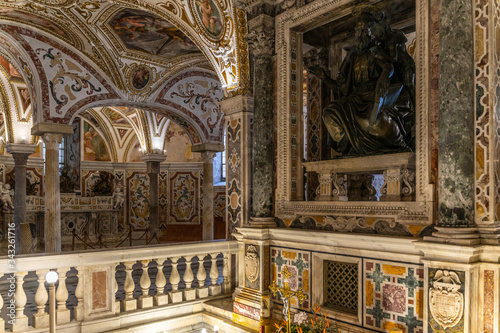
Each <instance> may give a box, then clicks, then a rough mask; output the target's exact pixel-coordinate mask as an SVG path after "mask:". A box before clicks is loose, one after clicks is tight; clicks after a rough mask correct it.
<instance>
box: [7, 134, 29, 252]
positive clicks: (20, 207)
mask: <svg viewBox="0 0 500 333" xmlns="http://www.w3.org/2000/svg"><path fill="white" fill-rule="evenodd" d="M6 148H7V152H8V153H9V154H12V157H13V158H14V166H15V167H14V170H15V171H14V175H15V177H16V183H15V188H14V224H15V231H14V232H15V241H16V243H15V245H16V249H15V250H16V254H21V253H29V247H30V245H31V244H24V240H26V239H28V238H31V234H27V235H24V237H21V232H22V230H21V223H26V164H27V162H28V157H29V156H30V155H31V154H33V153H34V152H35V150H36V146H33V145H27V144H16V143H9V144H7V147H6ZM25 230H28V231H29V228H28V229H25Z"/></svg>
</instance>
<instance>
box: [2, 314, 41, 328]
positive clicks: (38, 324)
mask: <svg viewBox="0 0 500 333" xmlns="http://www.w3.org/2000/svg"><path fill="white" fill-rule="evenodd" d="M49 320H50V317H49V314H48V313H44V314H38V313H35V314H34V315H33V327H34V328H45V327H49ZM0 327H1V325H0ZM0 332H3V331H2V330H0Z"/></svg>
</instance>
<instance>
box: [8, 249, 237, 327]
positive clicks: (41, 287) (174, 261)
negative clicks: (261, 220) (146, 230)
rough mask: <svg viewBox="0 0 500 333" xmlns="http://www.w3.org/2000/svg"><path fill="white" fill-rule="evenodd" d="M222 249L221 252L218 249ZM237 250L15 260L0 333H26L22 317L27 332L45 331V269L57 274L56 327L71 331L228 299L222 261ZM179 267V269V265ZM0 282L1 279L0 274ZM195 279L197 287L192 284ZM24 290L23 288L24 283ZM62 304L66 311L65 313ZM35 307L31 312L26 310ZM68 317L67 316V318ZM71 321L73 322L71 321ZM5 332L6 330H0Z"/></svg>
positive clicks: (112, 252) (225, 265)
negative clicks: (10, 305)
mask: <svg viewBox="0 0 500 333" xmlns="http://www.w3.org/2000/svg"><path fill="white" fill-rule="evenodd" d="M222 244H223V246H221V245H222ZM221 248H224V250H223V252H221ZM237 250H238V248H237V244H236V242H234V241H227V242H211V243H199V244H195V245H193V244H185V245H175V246H157V247H154V249H148V248H137V249H130V250H128V252H127V253H126V254H124V253H123V251H122V250H110V251H105V252H83V253H72V254H54V255H48V256H43V257H25V258H18V259H17V262H16V268H17V271H16V272H13V273H14V277H15V285H16V291H15V296H14V297H15V301H16V302H15V306H16V308H15V319H16V320H15V323H16V324H15V325H14V326H12V327H11V325H10V324H8V322H7V320H5V321H4V320H3V319H1V318H0V333H3V332H4V331H7V332H26V331H28V330H30V329H32V328H31V327H30V325H28V316H30V318H31V317H32V319H33V320H32V326H33V328H35V329H43V328H45V329H46V328H47V327H48V325H49V318H48V317H49V316H48V314H47V313H46V311H45V308H46V306H47V302H48V293H47V289H46V286H45V274H46V273H47V272H48V271H49V270H50V269H52V270H57V272H58V274H59V282H58V284H57V289H56V300H57V311H56V320H57V324H58V325H69V326H67V327H71V325H76V326H78V325H82V324H83V323H84V322H85V321H89V320H92V319H93V318H102V317H106V316H109V317H110V318H116V316H117V315H120V314H121V313H124V314H125V313H130V312H132V311H134V312H135V311H148V309H153V308H158V307H165V306H173V305H174V304H178V303H181V302H183V301H196V300H200V299H203V298H206V297H208V296H209V295H210V296H217V295H221V294H222V292H223V293H224V295H230V293H231V290H230V286H229V287H228V285H230V281H231V277H230V276H229V274H230V272H231V267H230V265H231V262H230V260H228V258H230V256H231V254H235V253H237ZM149 255H154V256H155V257H156V258H158V259H155V258H150V257H149ZM182 258H183V259H182ZM152 261H155V262H156V263H157V272H156V277H155V279H154V283H152V281H151V278H150V273H152V274H154V273H153V272H151V271H150V269H151V270H152V271H154V267H155V264H154V263H153V264H151V263H152ZM183 261H184V262H185V267H184V265H183V264H182V262H183ZM196 261H198V267H196V265H197V263H196ZM138 262H140V263H141V267H142V272H141V267H139V265H136V263H138ZM122 264H123V265H124V266H125V276H124V277H123V275H122V274H123V273H122V271H121V270H117V269H116V267H117V266H120V265H122ZM135 265H136V266H135ZM204 265H206V267H208V265H210V271H209V274H208V278H210V280H209V281H210V283H211V285H210V286H209V287H208V288H207V287H205V280H206V279H207V271H206V270H205V267H204ZM134 266H135V267H134ZM150 266H151V267H150ZM165 266H167V267H168V266H170V267H171V270H170V274H168V268H167V269H164V267H165ZM72 267H74V269H75V270H76V271H77V281H76V285H75V280H73V279H69V280H67V279H66V275H67V273H68V272H69V271H70V270H71V269H72ZM0 271H1V272H9V266H8V259H0ZM29 271H33V272H34V273H35V274H36V280H37V281H38V285H37V286H36V285H35V287H33V291H30V292H29V293H30V294H32V293H34V294H35V297H34V303H35V304H27V303H28V298H27V296H26V292H25V289H24V288H25V285H24V277H25V276H26V275H27V274H28V272H29ZM193 271H194V272H193ZM165 272H167V274H166V273H165ZM9 275H10V273H9ZM1 276H2V274H0V277H1ZM71 276H72V275H71ZM195 277H196V280H197V285H196V283H194V280H195ZM134 278H136V281H134ZM137 279H138V280H139V281H137ZM181 281H182V282H183V283H181ZM136 282H138V283H139V285H140V287H141V290H142V292H141V293H140V294H139V295H134V290H135V288H136ZM167 282H168V283H170V285H171V290H170V292H168V293H166V292H165V289H166V287H167ZM218 282H219V283H221V284H222V286H221V285H219V284H218ZM13 283H14V280H13ZM67 283H68V284H69V285H70V288H69V289H71V287H76V289H75V298H72V299H70V300H68V296H69V293H68V287H67V285H66V284H67ZM26 285H29V284H28V283H26ZM31 285H32V284H31ZM119 286H123V290H124V292H125V297H124V299H123V300H121V302H120V300H119V296H117V293H118V290H119ZM183 286H184V287H183ZM221 287H222V288H221ZM30 288H31V287H30ZM150 289H151V290H153V294H154V296H150ZM30 290H31V289H30ZM71 290H72V289H71ZM118 295H120V293H118ZM2 296H4V299H8V297H6V296H7V295H2ZM31 302H33V301H31ZM75 302H76V303H75ZM72 303H75V304H72ZM67 304H68V305H70V306H69V307H67ZM3 306H4V304H3V299H2V297H0V311H1V310H2V307H3ZM35 306H36V309H35V310H30V309H33V308H35ZM4 312H5V311H4ZM72 312H73V316H71V314H72ZM27 315H28V316H27ZM71 318H74V319H73V320H72V321H71ZM4 319H7V318H4ZM5 326H6V327H7V330H4V327H5ZM76 326H75V327H76ZM75 331H76V330H75Z"/></svg>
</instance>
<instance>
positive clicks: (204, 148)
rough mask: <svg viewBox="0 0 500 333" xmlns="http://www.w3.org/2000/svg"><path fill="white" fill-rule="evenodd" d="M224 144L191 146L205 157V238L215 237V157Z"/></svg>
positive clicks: (203, 202) (203, 207) (203, 206)
mask: <svg viewBox="0 0 500 333" xmlns="http://www.w3.org/2000/svg"><path fill="white" fill-rule="evenodd" d="M223 149H224V146H222V145H218V144H201V145H196V146H193V147H192V148H191V150H192V151H193V152H200V153H201V156H202V157H203V200H202V203H201V205H202V209H203V234H202V239H203V240H213V239H214V165H213V163H214V157H215V155H216V153H217V152H219V151H222V150H223Z"/></svg>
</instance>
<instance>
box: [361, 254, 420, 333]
mask: <svg viewBox="0 0 500 333" xmlns="http://www.w3.org/2000/svg"><path fill="white" fill-rule="evenodd" d="M364 266H365V267H364V269H365V272H364V283H363V284H364V286H365V295H366V296H365V306H364V319H365V320H364V321H365V327H366V328H371V329H375V330H382V331H388V330H390V329H391V328H401V329H403V331H404V332H406V333H423V318H424V311H423V300H424V289H423V287H424V267H423V266H420V265H414V264H406V263H395V262H389V261H380V260H371V259H365V260H364Z"/></svg>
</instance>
